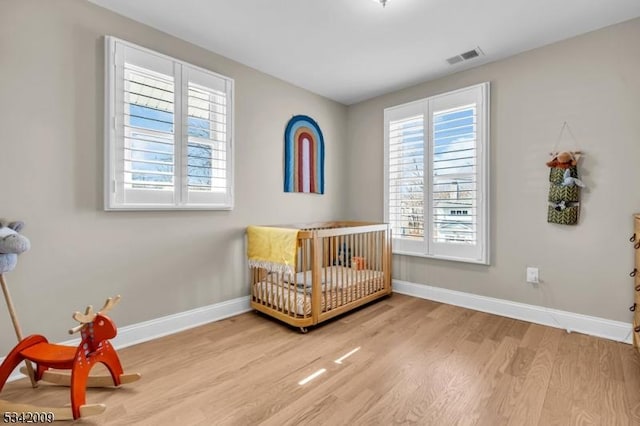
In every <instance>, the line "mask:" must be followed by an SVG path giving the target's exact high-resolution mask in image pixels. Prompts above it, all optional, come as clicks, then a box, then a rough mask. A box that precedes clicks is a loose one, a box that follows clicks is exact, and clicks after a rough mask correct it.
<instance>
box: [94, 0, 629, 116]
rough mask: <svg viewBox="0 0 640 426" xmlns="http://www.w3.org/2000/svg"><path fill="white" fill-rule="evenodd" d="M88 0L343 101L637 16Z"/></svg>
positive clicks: (580, 8)
mask: <svg viewBox="0 0 640 426" xmlns="http://www.w3.org/2000/svg"><path fill="white" fill-rule="evenodd" d="M89 1H91V2H93V3H96V4H98V5H100V6H103V7H105V8H107V9H111V10H113V11H115V12H117V13H119V14H122V15H125V16H128V17H130V18H132V19H134V20H136V21H139V22H142V23H145V24H147V25H149V26H152V27H154V28H157V29H159V30H162V31H164V32H167V33H169V34H172V35H174V36H176V37H179V38H181V39H184V40H187V41H190V42H191V43H194V44H196V45H198V46H201V47H204V48H206V49H208V50H210V51H213V52H216V53H219V54H221V55H224V56H226V57H228V58H231V59H234V60H236V61H238V62H241V63H243V64H245V65H248V66H250V67H253V68H256V69H258V70H260V71H263V72H265V73H267V74H270V75H273V76H276V77H278V78H281V79H283V80H286V81H288V82H290V83H293V84H295V85H297V86H300V87H303V88H305V89H308V90H310V91H312V92H315V93H318V94H320V95H323V96H326V97H328V98H331V99H334V100H336V101H338V102H341V103H344V104H353V103H355V102H359V101H361V100H364V99H368V98H371V97H374V96H377V95H380V94H383V93H387V92H390V91H393V90H397V89H399V88H402V87H407V86H410V85H412V84H415V83H418V82H422V81H425V80H430V79H433V78H436V77H439V76H442V75H445V74H449V73H454V72H457V71H461V70H463V69H467V68H471V67H474V66H477V65H480V64H483V63H486V62H491V61H495V60H497V59H500V58H504V57H507V56H511V55H514V54H516V53H519V52H523V51H525V50H528V49H532V48H535V47H539V46H543V45H545V44H549V43H552V42H555V41H558V40H562V39H565V38H568V37H572V36H575V35H578V34H582V33H585V32H588V31H592V30H595V29H598V28H601V27H604V26H607V25H611V24H614V23H617V22H622V21H625V20H628V19H632V18H635V17H637V16H640V0H389V3H388V4H387V6H386V7H385V8H383V7H382V6H381V5H380V4H379V3H377V2H375V1H373V0H270V1H268V0H134V1H132V0H89ZM477 46H479V47H480V48H481V49H482V51H483V52H484V53H485V56H482V57H480V58H476V59H473V60H470V61H466V62H464V63H460V64H456V65H453V66H450V65H448V64H447V62H446V59H447V58H449V57H451V56H454V55H457V54H459V53H462V52H465V51H468V50H471V49H473V48H475V47H477Z"/></svg>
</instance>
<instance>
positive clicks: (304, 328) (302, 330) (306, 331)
mask: <svg viewBox="0 0 640 426" xmlns="http://www.w3.org/2000/svg"><path fill="white" fill-rule="evenodd" d="M308 332H309V329H308V328H307V327H300V333H302V334H307V333H308Z"/></svg>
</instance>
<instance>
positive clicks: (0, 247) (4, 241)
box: [0, 219, 31, 274]
mask: <svg viewBox="0 0 640 426" xmlns="http://www.w3.org/2000/svg"><path fill="white" fill-rule="evenodd" d="M23 227H24V222H11V223H9V222H7V221H5V220H2V219H0V274H3V273H5V272H10V271H13V268H15V267H16V264H17V263H18V255H19V254H20V253H24V252H25V251H27V250H29V249H30V248H31V243H30V242H29V240H28V239H27V237H25V236H24V235H21V234H19V232H20V231H21V230H22V228H23Z"/></svg>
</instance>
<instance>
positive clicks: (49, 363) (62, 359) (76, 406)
mask: <svg viewBox="0 0 640 426" xmlns="http://www.w3.org/2000/svg"><path fill="white" fill-rule="evenodd" d="M119 301H120V296H116V297H115V298H113V299H112V298H109V299H107V302H106V303H105V305H104V306H103V307H102V309H101V310H100V311H99V312H98V313H94V312H93V307H92V306H89V307H87V309H86V311H85V313H84V314H83V313H81V312H76V313H74V314H73V318H74V319H75V320H76V321H78V322H79V323H80V325H79V326H77V327H74V328H72V329H71V330H69V333H70V334H73V333H76V332H78V331H79V332H80V336H81V341H80V345H78V347H73V346H64V345H56V344H53V343H49V342H48V341H47V339H46V338H45V337H44V336H41V335H31V336H28V337H26V338H24V339H22V340H21V341H20V342H19V343H18V344H17V345H16V347H14V348H13V350H11V352H10V353H9V355H7V357H6V358H5V359H4V361H3V362H2V365H0V391H1V390H2V387H4V384H5V383H6V381H7V379H8V378H9V375H10V374H11V372H12V371H13V370H14V369H15V368H16V367H17V366H18V365H19V364H20V363H21V362H22V361H25V360H27V361H31V362H33V363H35V364H36V369H35V371H34V376H35V377H33V378H32V379H33V380H35V382H37V381H40V380H42V381H47V382H51V383H55V384H58V385H66V386H70V388H71V407H60V408H51V407H47V408H45V407H35V406H30V405H25V404H14V403H11V402H8V401H0V410H1V411H3V412H36V411H40V412H42V411H47V412H52V413H53V416H54V419H55V420H71V419H78V418H80V417H87V416H91V415H95V414H100V413H102V412H103V411H104V410H105V408H106V406H105V405H104V404H85V393H86V388H87V387H106V386H120V385H121V384H125V383H131V382H135V381H136V380H138V379H140V374H138V373H132V374H124V372H123V370H122V365H121V364H120V359H119V358H118V354H117V353H116V350H115V349H114V348H113V346H112V345H111V343H110V342H109V339H112V338H114V337H115V336H116V334H117V329H116V326H115V324H114V323H113V321H111V319H110V318H109V317H107V316H106V315H105V314H106V313H107V311H109V310H110V309H111V308H113V307H114V306H115V305H116V304H117V303H118V302H119ZM96 363H102V364H104V365H105V366H106V367H107V369H108V370H109V373H110V375H101V376H90V375H89V372H90V371H91V369H92V368H93V366H94V365H95V364H96ZM50 368H51V369H54V370H49V369H50ZM57 370H71V375H69V374H65V373H62V372H60V371H57ZM21 371H22V372H23V373H24V372H27V373H28V370H27V369H22V370H21Z"/></svg>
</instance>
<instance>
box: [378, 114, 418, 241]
mask: <svg viewBox="0 0 640 426" xmlns="http://www.w3.org/2000/svg"><path fill="white" fill-rule="evenodd" d="M385 124H386V130H385V133H386V134H387V139H386V140H387V147H386V150H385V151H386V152H387V167H385V172H386V178H385V180H386V181H387V182H388V188H387V189H388V190H387V191H386V194H387V202H386V205H387V208H388V218H387V221H388V222H389V223H390V224H391V228H392V230H393V235H394V236H395V237H396V239H397V241H396V246H397V248H398V249H400V250H415V249H419V248H420V247H421V246H422V241H423V240H424V235H425V234H424V223H425V211H424V206H425V205H424V199H425V198H424V170H425V168H424V163H425V157H424V153H425V150H424V129H425V111H424V108H423V107H421V106H420V105H415V104H414V105H411V104H410V105H406V106H405V107H403V108H398V109H396V110H394V111H388V112H385Z"/></svg>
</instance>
